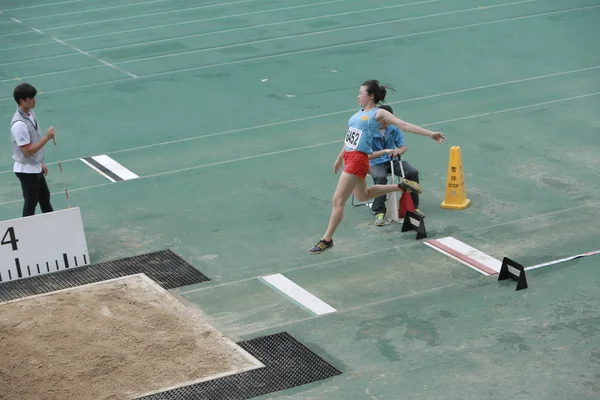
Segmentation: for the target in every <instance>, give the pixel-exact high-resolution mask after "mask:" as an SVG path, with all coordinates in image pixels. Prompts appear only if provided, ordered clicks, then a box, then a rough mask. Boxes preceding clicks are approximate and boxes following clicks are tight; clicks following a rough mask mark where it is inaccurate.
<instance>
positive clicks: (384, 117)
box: [375, 109, 448, 143]
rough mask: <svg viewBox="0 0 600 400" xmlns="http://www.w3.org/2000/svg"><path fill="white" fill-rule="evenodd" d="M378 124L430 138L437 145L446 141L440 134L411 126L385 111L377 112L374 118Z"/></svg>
mask: <svg viewBox="0 0 600 400" xmlns="http://www.w3.org/2000/svg"><path fill="white" fill-rule="evenodd" d="M375 119H377V121H378V122H384V123H386V124H388V125H394V126H397V127H398V128H400V129H401V130H403V131H405V132H410V133H414V134H417V135H423V136H427V137H430V138H432V139H433V140H435V141H436V142H438V143H442V140H445V141H446V142H447V141H448V140H447V139H446V136H444V134H443V133H441V132H433V131H430V130H429V129H425V128H421V127H420V126H417V125H414V124H411V123H409V122H406V121H403V120H401V119H400V118H398V117H396V116H395V115H394V114H392V113H390V112H389V111H387V110H381V109H380V110H379V111H377V115H376V116H375Z"/></svg>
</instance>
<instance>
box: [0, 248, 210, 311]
mask: <svg viewBox="0 0 600 400" xmlns="http://www.w3.org/2000/svg"><path fill="white" fill-rule="evenodd" d="M139 273H144V274H146V275H147V276H148V277H149V278H150V279H152V280H153V281H155V282H156V283H157V284H159V285H160V286H162V287H163V288H165V289H173V288H177V287H181V286H187V285H193V284H196V283H201V282H206V281H209V280H210V279H209V278H207V277H206V276H205V275H204V274H202V273H201V272H200V271H198V270H197V269H196V268H194V267H193V266H192V265H191V264H189V263H188V262H187V261H185V260H184V259H182V258H181V257H180V256H178V255H177V254H175V253H173V252H172V251H171V250H162V251H157V252H154V253H148V254H142V255H139V256H134V257H128V258H123V259H120V260H114V261H109V262H105V263H101V264H95V265H86V266H83V267H77V268H69V269H65V270H61V271H57V272H52V273H48V274H43V275H37V276H32V277H30V278H25V279H19V280H15V281H10V282H4V283H0V301H8V300H14V299H19V298H22V297H27V296H32V295H36V294H42V293H48V292H53V291H56V290H61V289H68V288H72V287H76V286H80V285H86V284H89V283H95V282H102V281H106V280H109V279H115V278H120V277H123V276H128V275H135V274H139Z"/></svg>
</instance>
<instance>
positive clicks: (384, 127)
mask: <svg viewBox="0 0 600 400" xmlns="http://www.w3.org/2000/svg"><path fill="white" fill-rule="evenodd" d="M379 108H381V109H383V110H386V111H389V112H390V113H391V114H393V113H394V111H393V110H392V107H390V106H388V105H380V106H379ZM371 149H372V150H373V154H372V155H371V159H370V160H369V175H371V177H372V178H373V183H374V184H375V185H386V184H387V175H388V174H391V173H392V169H391V165H390V164H391V163H390V160H391V159H393V160H394V174H395V175H396V176H398V177H400V178H401V177H402V169H400V163H402V168H403V169H404V177H405V178H406V179H408V180H409V181H413V182H417V183H419V184H420V182H419V170H417V169H416V168H415V167H413V166H412V165H410V164H409V163H408V162H407V161H404V160H402V159H401V156H402V154H404V153H406V150H407V148H406V145H405V144H404V134H403V133H402V131H401V130H400V129H399V128H398V127H397V126H394V125H388V124H386V123H383V124H381V127H380V128H379V131H378V132H377V133H376V134H375V135H374V136H373V141H372V142H371ZM379 154H381V155H379ZM396 157H397V159H396ZM410 195H411V197H412V201H413V204H414V206H415V209H416V210H415V211H416V212H417V214H419V215H421V216H425V215H424V214H423V213H422V212H421V211H420V210H419V193H418V192H417V191H411V192H410ZM386 198H387V196H386V195H382V196H379V197H376V198H375V200H374V201H373V205H372V206H371V211H372V212H373V213H374V214H375V225H377V226H383V225H385V213H386V211H387V209H386Z"/></svg>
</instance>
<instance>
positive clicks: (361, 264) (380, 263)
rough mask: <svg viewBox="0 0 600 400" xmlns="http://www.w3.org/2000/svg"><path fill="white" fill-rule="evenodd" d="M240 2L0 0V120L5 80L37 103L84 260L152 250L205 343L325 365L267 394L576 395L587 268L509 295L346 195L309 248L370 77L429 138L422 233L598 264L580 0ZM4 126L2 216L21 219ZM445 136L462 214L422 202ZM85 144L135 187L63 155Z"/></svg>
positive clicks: (593, 293) (584, 361) (436, 173)
mask: <svg viewBox="0 0 600 400" xmlns="http://www.w3.org/2000/svg"><path fill="white" fill-rule="evenodd" d="M217 3H218V2H217ZM237 3H238V4H229V5H228V4H225V3H223V4H221V5H217V6H213V7H205V6H209V5H210V4H214V3H204V2H202V3H198V4H190V3H189V2H185V1H165V2H163V3H160V2H158V3H152V4H146V5H134V2H133V1H132V2H130V4H127V3H122V2H117V1H115V0H108V1H103V2H102V3H101V4H100V3H98V2H95V1H92V0H84V1H81V2H77V3H68V4H67V3H65V4H56V5H53V6H45V7H36V6H40V5H42V4H43V3H42V0H36V1H35V2H32V3H31V6H33V7H32V8H27V9H20V10H11V9H12V8H15V7H16V6H15V5H14V2H10V1H6V0H0V10H5V11H3V16H0V33H1V35H0V91H1V92H2V94H1V95H0V100H1V101H0V119H2V120H4V121H7V123H8V121H9V120H10V117H11V115H12V114H13V113H14V107H15V104H14V102H13V101H12V99H11V95H12V90H13V88H14V86H15V85H16V84H17V83H18V82H19V81H17V80H15V78H16V77H19V78H21V79H23V81H28V82H31V83H33V84H34V85H36V86H37V87H38V89H39V90H41V91H43V92H44V93H41V94H40V96H39V97H38V108H37V109H36V112H37V114H38V117H39V118H40V121H41V123H42V125H43V126H44V127H47V126H49V125H50V124H52V125H54V126H55V127H56V129H57V141H58V152H59V154H60V158H61V159H62V160H63V168H64V172H63V173H62V174H61V173H60V171H59V169H58V166H57V165H56V160H57V151H56V150H57V149H55V148H53V147H52V146H49V147H48V150H47V153H48V158H47V161H48V163H49V166H50V175H49V176H48V179H49V184H50V185H51V189H52V191H53V193H54V195H53V203H54V205H55V207H56V208H66V207H67V202H66V199H65V196H64V193H63V192H62V190H63V189H62V188H63V183H64V184H66V187H67V188H68V189H69V194H70V197H71V202H72V204H73V205H74V206H77V207H80V208H81V212H82V214H83V218H84V224H85V230H86V236H87V241H88V246H89V248H90V256H91V258H92V261H93V262H94V263H98V262H102V261H107V260H111V259H117V258H121V257H126V256H131V255H136V254H141V253H146V252H150V251H154V250H160V249H165V248H171V249H172V250H173V251H175V252H177V253H178V254H180V255H181V256H183V257H184V258H186V259H187V260H189V261H190V262H191V263H192V264H194V265H195V266H196V267H197V268H198V269H199V270H201V271H202V272H203V273H205V274H206V275H208V276H209V277H210V278H211V279H212V281H211V282H209V283H203V284H200V285H195V286H191V287H186V288H182V289H180V290H179V291H180V292H181V293H182V294H183V295H184V296H185V297H186V298H187V299H189V300H190V301H191V302H193V303H195V304H197V305H198V306H199V307H201V308H202V309H203V311H204V312H205V313H206V314H207V317H208V318H209V319H210V321H211V322H212V323H213V324H214V325H215V326H217V327H218V328H219V329H220V330H221V331H222V332H224V333H225V334H226V335H228V336H229V337H231V338H232V339H234V340H238V339H249V338H253V337H257V336H261V335H264V334H267V333H274V332H280V331H283V330H286V331H288V332H290V333H292V334H293V335H294V336H295V337H297V338H298V339H300V340H301V341H303V342H304V343H306V344H307V345H309V346H310V347H312V348H313V349H315V350H316V351H317V352H318V353H319V354H320V355H322V356H323V357H324V358H326V359H328V360H330V361H332V362H333V363H335V365H336V366H337V367H338V368H340V369H342V370H343V371H344V374H343V375H341V376H339V377H336V378H334V379H331V380H327V381H323V382H319V383H316V384H313V385H307V386H304V387H301V388H297V389H295V390H291V391H287V392H282V393H277V394H273V395H270V396H265V397H264V398H265V399H266V398H278V399H279V398H282V399H283V398H286V399H288V398H289V399H327V400H328V399H340V398H343V399H363V398H364V399H401V398H407V399H437V398H444V399H480V398H488V399H505V398H511V397H512V398H520V399H565V398H577V399H593V398H597V397H598V396H599V395H600V385H599V384H598V382H599V381H600V375H599V374H598V372H597V371H598V370H599V367H600V314H599V312H598V309H600V297H599V296H598V290H597V287H598V284H599V283H600V282H599V281H600V273H599V272H598V265H599V261H600V258H594V257H590V258H586V259H581V260H578V261H574V262H570V263H568V264H563V265H560V266H553V267H548V268H545V269H540V270H535V271H531V272H530V273H529V275H528V277H529V285H530V287H529V289H527V290H525V291H521V292H515V291H514V284H513V283H498V282H497V281H496V278H494V277H484V276H483V275H480V274H479V273H477V272H475V271H473V270H471V269H469V268H467V267H466V266H464V265H462V264H459V263H458V262H455V261H453V260H451V259H449V258H447V257H445V256H444V255H442V254H440V253H438V252H436V251H434V250H432V249H430V248H429V247H427V246H425V245H423V244H422V243H421V242H418V241H416V240H415V237H414V234H409V233H406V234H403V233H401V232H400V226H399V225H392V226H386V227H383V228H378V227H375V226H374V225H373V224H372V221H373V216H372V215H371V214H370V213H369V211H368V209H366V208H364V207H358V208H353V207H351V206H350V205H348V206H347V208H346V215H345V220H344V222H343V224H342V226H341V227H340V229H339V231H338V232H337V234H336V236H335V241H336V242H335V247H334V249H333V250H331V251H329V252H327V253H325V254H322V255H320V256H311V255H309V254H308V253H307V252H306V250H307V249H308V248H309V247H310V246H312V245H313V244H314V242H315V241H316V240H318V239H319V237H320V235H322V234H323V232H324V230H325V228H326V224H327V219H328V217H329V212H330V209H331V204H330V200H331V196H332V194H333V190H334V188H335V184H336V179H337V176H335V175H334V174H333V172H332V166H333V161H334V158H335V156H336V155H337V153H338V151H339V149H340V146H341V140H342V139H343V134H344V132H345V130H344V126H345V124H346V122H347V119H348V118H349V116H350V115H351V114H352V112H353V111H354V110H355V109H356V108H357V104H356V94H357V91H358V87H359V86H360V84H361V83H362V81H364V80H366V79H371V78H376V79H380V80H381V81H382V82H385V83H391V84H392V85H393V86H394V87H395V88H396V89H397V92H396V93H394V94H393V95H391V96H390V98H389V99H388V100H389V102H390V103H392V106H393V107H394V109H395V111H396V114H398V115H399V116H400V117H401V118H404V119H406V120H408V121H410V122H414V123H416V124H420V125H426V126H428V127H430V128H431V129H435V130H439V131H443V132H445V133H446V135H447V136H448V138H449V143H448V144H447V145H444V146H437V145H436V144H435V143H434V142H433V141H430V140H427V139H425V138H422V137H416V136H412V135H410V134H407V137H406V140H407V144H408V147H409V152H408V154H407V157H406V159H407V160H408V161H410V162H411V163H412V164H413V165H415V166H416V167H418V168H419V170H420V172H421V182H422V184H423V186H424V190H425V192H424V194H423V197H422V201H421V208H422V209H423V211H425V212H426V213H427V218H426V224H427V229H428V233H429V236H430V237H432V238H440V237H445V236H453V237H455V238H457V239H459V240H462V241H464V242H466V243H468V244H469V245H471V246H473V247H475V248H478V249H480V250H482V251H484V252H486V253H487V254H490V255H492V256H494V257H496V258H499V259H501V258H502V257H504V256H509V257H511V258H513V259H516V260H518V261H520V262H522V263H523V264H524V265H532V264H537V263H541V262H544V261H550V260H554V259H558V258H562V257H566V256H570V255H574V254H578V253H582V252H586V251H591V250H597V249H598V248H599V246H598V243H599V240H598V237H599V236H598V228H597V226H598V224H597V222H596V221H597V220H598V219H599V218H600V201H599V200H598V194H599V190H598V184H597V182H598V178H599V177H600V162H599V161H598V157H597V148H598V146H599V145H600V139H598V138H599V134H600V120H599V119H598V109H599V108H600V53H599V52H597V51H590V49H593V48H594V46H596V44H597V43H598V41H599V40H600V29H599V28H598V24H597V20H598V18H599V17H600V3H599V2H598V1H597V0H571V1H569V2H568V4H566V3H565V2H564V1H560V0H532V1H513V2H509V1H508V0H504V1H503V0H493V1H484V0H478V1H475V0H452V1H450V0H440V1H428V2H427V1H420V2H417V1H412V2H409V1H408V0H405V3H404V4H402V3H398V2H392V1H390V0H373V1H371V2H368V3H365V2H361V1H353V0H349V1H340V0H338V1H323V0H321V1H317V0H314V1H311V2H301V1H299V0H295V1H282V0H272V1H267V0H256V1H247V2H237ZM311 4H312V5H311ZM124 5H127V6H126V7H120V6H124ZM116 6H119V8H110V7H116ZM194 7H204V8H197V9H191V8H194ZM99 8H106V9H105V10H98V11H91V10H96V9H99ZM177 9H189V10H186V11H184V12H170V10H171V11H173V10H177ZM86 10H87V12H84V11H86ZM274 10H275V11H274ZM146 14H153V15H146ZM53 15H54V17H53ZM144 15H146V16H144ZM228 16H234V17H228ZM9 17H14V18H16V19H19V20H21V21H22V22H23V23H26V24H28V25H30V26H32V27H35V28H37V29H41V30H42V31H44V33H45V35H41V34H39V33H36V32H34V31H32V30H29V31H28V30H27V29H28V28H25V27H23V26H22V25H19V24H17V23H15V22H13V21H11V20H10V19H9ZM107 20H111V21H109V22H107ZM102 21H105V22H102ZM174 24H176V25H174ZM74 25H75V26H74ZM215 32H218V33H215ZM52 36H54V37H56V38H58V39H60V40H63V41H66V42H68V43H70V44H71V45H72V46H76V47H77V48H79V49H81V50H83V51H86V52H89V53H88V54H91V55H93V56H94V57H99V58H101V59H103V60H105V61H107V62H109V63H112V64H114V65H115V66H116V67H118V68H120V70H119V69H116V68H109V67H107V66H105V65H103V64H101V63H100V62H98V61H97V60H96V59H94V58H91V57H89V56H86V55H83V54H81V53H78V52H77V51H76V50H73V49H71V48H69V47H67V46H65V45H61V44H60V43H57V42H55V41H54V40H53V39H52ZM71 53H74V54H71ZM123 71H126V72H129V73H131V74H134V75H136V76H138V78H137V79H134V78H131V77H130V76H129V75H127V73H126V72H123ZM263 79H268V80H267V81H265V82H262V80H263ZM112 81H117V82H112ZM7 132H8V131H7ZM6 137H7V140H6V141H5V144H6V145H5V146H3V147H0V160H1V161H2V165H3V167H2V170H1V171H0V185H1V187H2V191H0V218H1V219H10V218H15V217H18V216H19V215H20V212H21V211H20V210H21V207H22V200H21V197H20V187H19V185H18V181H17V180H16V178H15V176H14V174H13V173H12V161H11V158H10V157H11V146H10V142H9V141H8V133H7V136H6ZM452 145H456V146H460V147H461V151H462V158H463V162H464V169H465V181H466V186H467V193H468V196H469V198H470V199H471V201H472V205H471V206H470V207H469V208H468V209H467V210H464V211H449V210H444V209H441V208H440V206H439V205H440V203H441V202H442V200H443V199H444V186H445V179H446V175H445V174H446V168H447V162H448V154H449V147H450V146H452ZM99 154H108V155H110V156H111V157H113V158H114V159H115V160H117V161H118V162H120V163H121V164H123V165H125V166H126V167H127V168H129V169H131V170H132V171H134V172H135V173H136V174H138V175H139V176H140V179H137V180H133V181H127V182H121V183H111V182H109V181H108V180H106V178H104V177H102V176H101V175H99V174H98V173H96V172H95V171H93V170H92V169H90V168H89V167H87V166H86V165H85V164H83V163H82V162H81V161H79V158H81V157H85V156H93V155H99ZM596 257H600V256H596ZM274 273H283V274H284V275H285V276H286V277H288V278H289V279H291V280H293V281H294V282H296V283H297V284H299V285H300V286H302V287H303V288H305V289H307V290H308V291H310V292H311V293H313V294H314V295H316V296H317V297H319V298H321V299H322V300H324V301H326V302H327V303H329V304H330V305H332V306H333V307H335V308H336V309H337V310H338V311H337V312H336V313H334V314H331V315H327V316H321V317H315V316H312V315H311V314H310V313H309V312H307V311H306V310H304V309H302V308H300V307H299V306H298V305H296V304H295V303H293V302H291V301H289V300H288V299H286V298H285V297H283V296H282V295H281V294H279V293H278V292H276V291H274V290H273V289H271V288H270V287H268V286H267V285H265V284H264V283H262V281H261V280H260V279H258V278H259V277H261V276H264V275H267V274H274Z"/></svg>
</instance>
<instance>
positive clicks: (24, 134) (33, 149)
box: [11, 121, 54, 157]
mask: <svg viewBox="0 0 600 400" xmlns="http://www.w3.org/2000/svg"><path fill="white" fill-rule="evenodd" d="M11 133H12V135H13V138H14V139H15V141H16V142H17V145H18V146H19V148H20V149H21V151H22V152H23V154H24V155H25V157H31V156H32V155H34V154H35V153H37V152H38V151H40V150H41V149H42V147H44V146H45V145H46V143H48V142H49V141H50V140H51V139H53V138H54V128H52V127H51V128H50V129H48V132H46V136H44V137H43V138H42V140H40V141H39V142H36V143H31V138H30V136H29V131H28V130H27V125H25V123H23V122H21V121H18V122H15V123H14V124H13V126H12V127H11Z"/></svg>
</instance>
